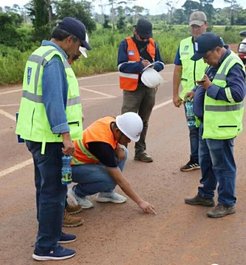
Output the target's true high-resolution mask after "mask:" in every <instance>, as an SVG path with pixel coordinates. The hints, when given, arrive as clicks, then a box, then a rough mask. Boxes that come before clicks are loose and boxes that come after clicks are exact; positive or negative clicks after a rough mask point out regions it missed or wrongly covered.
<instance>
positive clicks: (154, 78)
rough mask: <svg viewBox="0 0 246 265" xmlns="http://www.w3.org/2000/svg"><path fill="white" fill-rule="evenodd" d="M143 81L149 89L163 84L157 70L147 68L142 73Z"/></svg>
mask: <svg viewBox="0 0 246 265" xmlns="http://www.w3.org/2000/svg"><path fill="white" fill-rule="evenodd" d="M141 81H142V82H143V84H144V85H145V86H147V87H149V88H156V87H158V86H159V85H160V83H161V82H162V77H161V75H160V74H159V73H158V72H157V71H156V70H155V69H153V68H147V69H146V70H145V71H144V72H143V73H142V76H141Z"/></svg>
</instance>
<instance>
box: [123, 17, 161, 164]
mask: <svg viewBox="0 0 246 265" xmlns="http://www.w3.org/2000/svg"><path fill="white" fill-rule="evenodd" d="M150 63H154V69H155V70H156V71H157V72H159V71H161V70H163V69H164V63H163V61H162V59H161V56H160V52H159V49H158V47H157V44H156V43H155V41H154V40H153V39H152V24H151V23H150V22H149V21H148V20H146V19H143V18H141V19H139V20H138V22H137V25H136V26H135V30H134V36H133V37H127V38H126V39H125V40H123V41H122V42H121V43H120V46H119V51H118V70H119V72H120V88H121V89H123V105H122V109H121V112H122V113H125V112H128V111H132V112H136V113H138V114H139V116H140V117H141V118H142V120H143V126H144V127H143V131H142V133H141V136H140V140H139V141H138V142H137V143H136V144H135V157H134V159H135V160H138V161H142V162H152V161H153V159H152V157H151V156H150V155H148V154H147V153H146V151H145V150H146V143H145V138H146V134H147V130H148V123H149V118H150V114H151V112H152V109H153V107H154V105H155V95H156V91H157V87H155V88H150V87H147V86H146V85H144V84H143V83H142V81H141V74H142V72H143V70H144V68H145V67H146V66H148V65H149V64H150Z"/></svg>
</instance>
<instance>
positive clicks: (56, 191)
mask: <svg viewBox="0 0 246 265" xmlns="http://www.w3.org/2000/svg"><path fill="white" fill-rule="evenodd" d="M26 145H27V148H28V149H29V151H30V152H31V153H32V157H33V161H34V171H35V186H36V206H37V219H38V234H37V239H36V244H35V247H36V249H38V250H40V251H49V250H51V249H52V248H53V247H56V246H57V241H58V240H59V239H60V236H61V232H62V222H63V214H64V207H65V198H66V194H67V187H66V186H65V185H62V183H61V167H62V161H61V157H62V155H63V154H62V147H63V144H62V143H46V148H45V154H44V155H42V154H41V143H36V142H31V141H26Z"/></svg>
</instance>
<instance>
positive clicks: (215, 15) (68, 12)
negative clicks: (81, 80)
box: [0, 0, 246, 55]
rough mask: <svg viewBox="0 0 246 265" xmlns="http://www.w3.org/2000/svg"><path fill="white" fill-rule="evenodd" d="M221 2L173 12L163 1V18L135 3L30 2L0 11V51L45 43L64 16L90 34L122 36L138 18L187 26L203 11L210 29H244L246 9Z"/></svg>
mask: <svg viewBox="0 0 246 265" xmlns="http://www.w3.org/2000/svg"><path fill="white" fill-rule="evenodd" d="M224 1H225V2H226V3H228V4H229V6H228V7H225V8H214V7H213V2H214V0H199V2H196V1H191V0H187V1H186V2H185V3H184V4H183V6H182V7H181V8H175V3H176V2H174V0H170V1H167V0H163V4H165V5H166V9H165V10H163V14H162V15H150V14H149V10H148V9H145V8H143V7H141V6H137V5H135V0H128V1H122V0H94V1H90V2H89V1H84V0H81V1H75V0H30V2H29V3H28V4H26V5H25V6H24V7H19V6H18V5H13V6H12V7H9V6H5V7H4V8H1V7H0V36H1V38H0V48H1V45H4V46H8V47H17V48H18V49H19V50H22V51H25V50H27V49H30V48H31V46H32V45H33V43H34V42H40V40H42V39H47V38H48V37H49V36H50V32H51V30H52V28H53V27H54V26H55V25H56V24H57V21H58V20H59V19H62V18H63V17H65V16H73V17H76V18H78V19H80V20H81V21H83V23H84V24H85V25H86V28H87V30H88V31H89V32H90V33H91V32H93V31H95V30H96V29H97V28H99V27H100V28H109V29H112V31H115V30H117V31H119V32H124V31H126V30H129V28H130V27H132V26H133V25H134V24H135V23H136V21H137V19H138V18H139V17H141V16H144V17H146V18H148V19H150V21H152V22H153V24H154V26H155V24H156V25H158V24H159V26H160V23H163V25H175V24H184V25H187V22H188V17H189V15H190V13H191V12H192V11H195V10H201V11H204V12H205V13H206V14H207V17H208V22H209V24H210V25H227V26H230V25H246V9H243V8H242V7H241V6H240V5H238V4H237V0H224ZM160 2H162V0H160ZM95 5H98V6H99V7H100V8H101V12H100V13H99V12H95V9H94V7H95ZM106 7H107V9H108V11H109V12H108V14H106V12H105V8H106ZM164 11H165V12H164ZM23 22H24V23H23ZM23 25H24V26H23ZM0 50H1V49H0ZM3 53H4V51H2V54H3ZM3 55H4V54H3Z"/></svg>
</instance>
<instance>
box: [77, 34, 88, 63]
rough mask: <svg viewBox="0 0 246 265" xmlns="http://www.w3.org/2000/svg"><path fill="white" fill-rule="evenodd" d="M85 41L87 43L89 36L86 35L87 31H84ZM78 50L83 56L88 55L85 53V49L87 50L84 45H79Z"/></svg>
mask: <svg viewBox="0 0 246 265" xmlns="http://www.w3.org/2000/svg"><path fill="white" fill-rule="evenodd" d="M85 41H86V42H87V43H89V37H88V35H87V33H85ZM79 51H80V53H81V54H82V55H83V56H84V57H85V58H87V57H88V56H87V53H86V51H88V50H87V49H86V48H85V47H82V46H79Z"/></svg>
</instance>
